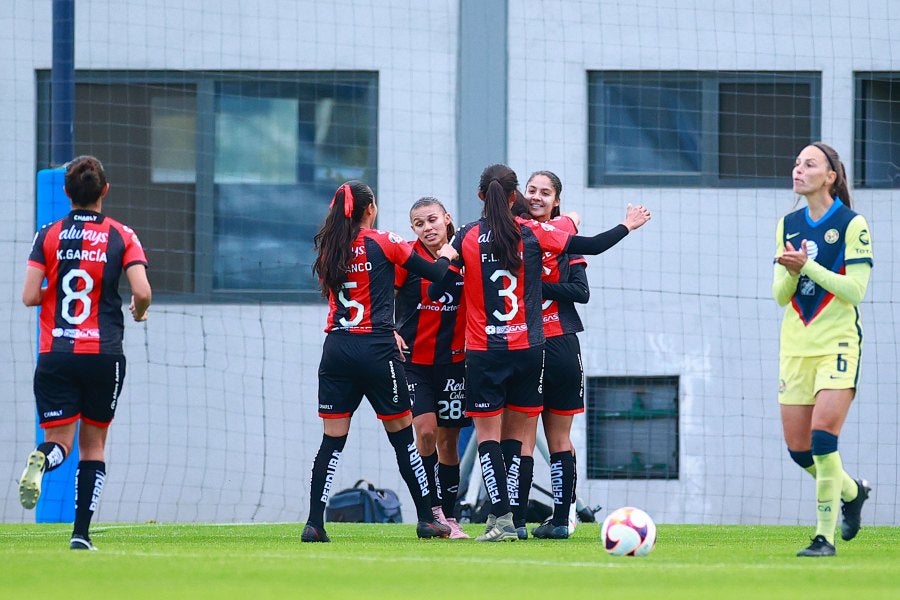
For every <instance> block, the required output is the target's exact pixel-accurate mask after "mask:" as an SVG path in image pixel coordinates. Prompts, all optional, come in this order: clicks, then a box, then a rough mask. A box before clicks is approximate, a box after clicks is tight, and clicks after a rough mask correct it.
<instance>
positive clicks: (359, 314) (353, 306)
mask: <svg viewBox="0 0 900 600" xmlns="http://www.w3.org/2000/svg"><path fill="white" fill-rule="evenodd" d="M355 287H356V282H355V281H347V282H345V283H344V288H346V289H353V288H355ZM338 300H340V302H341V304H343V305H344V306H346V307H347V310H348V311H352V310H355V311H356V315H354V317H353V318H352V319H345V318H344V317H341V318H340V319H338V322H339V323H340V324H341V325H343V326H344V327H355V326H357V325H359V324H360V322H362V320H363V312H364V311H365V307H364V306H363V305H362V304H360V303H359V302H357V301H356V300H351V299H350V298H348V297H347V296H345V295H344V290H341V291H340V293H338ZM348 316H349V315H348Z"/></svg>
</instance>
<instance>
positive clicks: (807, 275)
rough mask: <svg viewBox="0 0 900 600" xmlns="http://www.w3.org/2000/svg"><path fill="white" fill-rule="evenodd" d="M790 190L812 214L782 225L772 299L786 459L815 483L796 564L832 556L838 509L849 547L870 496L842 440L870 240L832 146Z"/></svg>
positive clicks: (803, 157)
mask: <svg viewBox="0 0 900 600" xmlns="http://www.w3.org/2000/svg"><path fill="white" fill-rule="evenodd" d="M793 189H794V192H795V193H797V194H799V195H800V196H803V197H804V198H805V199H806V206H805V207H803V208H801V209H799V210H796V211H794V212H792V213H790V214H789V215H787V216H785V217H783V218H782V219H781V220H780V221H779V222H778V227H777V228H776V233H775V273H774V280H773V283H772V295H773V296H774V297H775V300H776V302H778V304H779V305H780V306H784V307H785V312H784V319H783V321H782V324H781V352H780V368H779V389H778V402H779V403H780V405H781V424H782V427H783V430H784V439H785V442H786V443H787V447H788V453H789V454H790V456H791V458H792V459H793V460H794V462H796V463H797V464H798V465H800V467H802V468H803V469H804V470H806V471H807V472H809V473H810V474H811V475H813V476H814V477H815V478H816V504H817V506H816V516H817V526H816V535H815V537H814V538H813V539H812V543H811V544H810V545H809V547H807V548H804V549H802V550H800V551H799V552H798V553H797V556H834V554H835V548H834V533H835V527H836V524H837V508H838V501H840V502H841V512H842V513H843V522H842V523H841V537H842V538H843V539H844V540H851V539H853V538H854V537H856V534H857V533H858V532H859V529H860V519H861V512H862V506H863V503H864V502H865V501H866V499H867V498H868V497H869V492H870V491H871V487H870V486H869V483H868V482H867V481H866V480H864V479H857V480H854V479H853V478H852V477H850V475H848V474H847V472H846V471H845V470H844V467H843V463H842V462H841V457H840V454H839V453H838V436H839V435H840V433H841V428H842V426H843V424H844V421H845V419H846V418H847V414H848V412H849V411H850V405H851V403H852V402H853V398H854V396H855V395H856V385H857V381H858V380H859V363H860V355H861V352H862V326H861V325H860V317H859V304H860V302H862V299H863V297H864V296H865V294H866V288H867V287H868V284H869V275H870V273H871V271H872V240H871V237H870V235H869V226H868V224H867V223H866V219H865V218H864V217H863V216H862V215H860V214H857V213H855V212H854V211H853V210H851V208H850V190H849V188H848V185H847V175H846V171H845V170H844V164H843V163H842V162H841V160H840V157H838V154H837V152H836V151H835V150H834V148H832V147H831V146H828V145H826V144H823V143H822V142H816V143H813V144H810V145H809V146H806V147H805V148H803V150H801V151H800V154H799V155H798V156H797V160H796V161H795V162H794V170H793Z"/></svg>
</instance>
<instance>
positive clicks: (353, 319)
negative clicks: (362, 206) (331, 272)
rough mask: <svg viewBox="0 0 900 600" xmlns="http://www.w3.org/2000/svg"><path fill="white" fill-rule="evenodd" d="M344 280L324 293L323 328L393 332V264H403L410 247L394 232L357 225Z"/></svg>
mask: <svg viewBox="0 0 900 600" xmlns="http://www.w3.org/2000/svg"><path fill="white" fill-rule="evenodd" d="M351 247H352V252H353V258H352V259H351V261H350V268H349V269H348V270H347V281H345V282H344V286H343V289H342V290H341V292H340V293H339V294H338V295H337V297H335V295H334V293H331V294H329V297H328V319H327V321H326V323H325V331H327V332H332V331H344V332H347V333H356V334H369V333H393V331H394V280H395V278H396V274H395V269H396V265H402V264H404V263H405V262H406V261H407V259H409V257H410V255H411V254H412V247H411V246H410V245H409V244H408V243H407V242H406V240H404V239H403V238H402V237H400V236H399V235H397V234H396V233H391V232H388V231H380V230H378V229H360V231H359V235H357V236H356V239H355V240H353V244H352V246H351Z"/></svg>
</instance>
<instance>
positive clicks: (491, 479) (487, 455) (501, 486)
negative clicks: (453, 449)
mask: <svg viewBox="0 0 900 600" xmlns="http://www.w3.org/2000/svg"><path fill="white" fill-rule="evenodd" d="M478 459H479V462H480V463H481V477H482V478H483V479H484V489H485V490H487V494H488V499H489V500H490V502H491V514H492V515H494V516H495V517H502V516H503V515H505V514H506V513H508V512H509V493H508V492H507V489H506V485H505V483H506V467H505V466H504V465H503V452H502V451H501V450H500V442H495V441H493V440H489V441H487V442H481V443H480V444H478Z"/></svg>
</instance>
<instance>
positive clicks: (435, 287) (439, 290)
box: [426, 268, 455, 302]
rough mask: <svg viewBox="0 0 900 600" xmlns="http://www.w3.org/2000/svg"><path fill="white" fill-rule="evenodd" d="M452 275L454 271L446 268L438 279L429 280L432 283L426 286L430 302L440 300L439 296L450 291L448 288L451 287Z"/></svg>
mask: <svg viewBox="0 0 900 600" xmlns="http://www.w3.org/2000/svg"><path fill="white" fill-rule="evenodd" d="M454 274H455V271H454V270H453V269H449V268H448V269H447V270H446V271H444V274H443V275H442V276H441V277H440V278H439V279H432V280H431V282H432V283H431V284H430V285H429V286H428V297H429V298H430V299H431V301H432V302H434V301H437V300H440V298H441V295H442V294H443V293H444V292H446V291H447V290H448V289H450V286H451V285H453V276H454ZM426 279H427V277H426Z"/></svg>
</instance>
